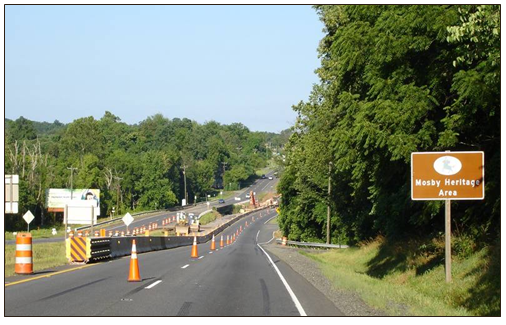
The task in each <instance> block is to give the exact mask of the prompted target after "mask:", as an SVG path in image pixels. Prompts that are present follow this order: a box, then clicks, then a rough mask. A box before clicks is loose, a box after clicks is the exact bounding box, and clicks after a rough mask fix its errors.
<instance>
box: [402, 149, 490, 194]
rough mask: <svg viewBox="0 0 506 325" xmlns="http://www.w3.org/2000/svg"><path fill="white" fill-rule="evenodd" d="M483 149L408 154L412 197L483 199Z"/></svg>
mask: <svg viewBox="0 0 506 325" xmlns="http://www.w3.org/2000/svg"><path fill="white" fill-rule="evenodd" d="M484 198H485V155H484V153H483V151H454V152H450V151H448V152H413V153H411V199H412V200H483V199H484Z"/></svg>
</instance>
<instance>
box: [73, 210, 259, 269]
mask: <svg viewBox="0 0 506 325" xmlns="http://www.w3.org/2000/svg"><path fill="white" fill-rule="evenodd" d="M264 209H266V207H263V208H259V209H255V210H252V211H248V212H246V213H243V214H241V215H238V216H236V217H235V218H233V219H231V220H229V221H227V222H226V223H224V224H222V225H220V226H219V227H218V228H216V229H214V230H213V231H210V232H209V233H207V234H206V235H203V236H197V243H199V244H201V243H206V242H208V241H209V240H211V239H212V236H213V235H215V236H216V235H217V234H219V233H221V232H222V231H223V230H224V229H225V228H227V227H229V226H230V225H231V224H233V223H235V222H237V221H239V220H241V219H242V218H244V217H246V216H248V215H250V214H252V213H255V212H258V211H261V210H264ZM193 238H194V236H179V237H175V236H171V237H144V236H128V237H93V238H90V237H88V238H86V240H87V243H89V244H87V245H86V254H85V255H86V258H85V259H83V260H80V261H78V262H83V263H89V262H96V261H100V260H103V259H109V258H116V257H121V256H126V255H130V254H131V253H132V252H131V250H132V241H133V240H134V239H135V244H136V246H137V252H138V253H144V252H150V251H156V250H162V249H170V248H176V247H182V246H190V245H192V244H193ZM67 241H68V242H67V247H68V248H67V249H68V254H67V255H68V256H70V255H71V252H72V251H71V250H72V249H73V248H72V246H71V245H70V239H67Z"/></svg>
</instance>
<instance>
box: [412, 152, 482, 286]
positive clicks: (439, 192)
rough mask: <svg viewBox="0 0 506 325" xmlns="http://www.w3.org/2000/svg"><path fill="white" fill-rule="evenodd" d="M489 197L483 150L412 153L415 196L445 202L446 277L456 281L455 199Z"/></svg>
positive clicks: (423, 199) (413, 193)
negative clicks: (454, 254) (454, 250)
mask: <svg viewBox="0 0 506 325" xmlns="http://www.w3.org/2000/svg"><path fill="white" fill-rule="evenodd" d="M484 198H485V154H484V153H483V151H454V152H450V151H446V152H413V153H411V199H412V200H421V201H428V200H444V201H445V278H446V282H448V283H449V282H451V281H452V249H451V201H452V200H483V199H484Z"/></svg>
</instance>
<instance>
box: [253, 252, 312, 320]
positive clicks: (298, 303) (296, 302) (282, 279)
mask: <svg viewBox="0 0 506 325" xmlns="http://www.w3.org/2000/svg"><path fill="white" fill-rule="evenodd" d="M257 246H258V247H259V248H260V249H261V250H262V252H264V254H265V255H266V256H267V258H268V259H269V261H270V262H271V265H272V267H273V268H274V270H276V272H277V273H278V275H279V278H280V279H281V282H283V284H284V285H285V288H286V290H287V291H288V294H290V297H291V298H292V301H293V303H294V304H295V307H296V308H297V310H298V311H299V314H300V315H301V316H307V314H306V312H305V311H304V308H302V305H301V304H300V302H299V299H297V296H295V293H293V291H292V288H290V285H288V282H286V280H285V278H284V277H283V274H281V272H280V271H279V269H278V267H277V266H276V264H274V262H273V261H272V259H271V257H270V256H269V254H267V252H266V251H265V250H264V249H263V248H262V247H261V246H260V245H259V244H257Z"/></svg>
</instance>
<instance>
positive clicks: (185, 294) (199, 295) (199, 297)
mask: <svg viewBox="0 0 506 325" xmlns="http://www.w3.org/2000/svg"><path fill="white" fill-rule="evenodd" d="M253 216H254V217H255V218H256V220H255V222H253V223H252V217H253ZM273 216H275V212H271V213H270V214H267V213H266V211H264V212H262V217H261V218H260V213H259V212H257V213H255V214H253V215H251V216H248V217H245V218H244V219H242V220H240V221H238V222H236V223H235V224H233V225H231V226H230V227H229V228H227V229H225V230H224V231H223V235H225V236H226V235H231V234H232V233H235V232H236V231H237V229H239V227H240V226H242V227H243V232H242V233H241V234H240V235H239V236H238V238H237V240H236V242H234V243H233V244H231V245H229V246H226V247H224V248H223V249H218V250H216V251H213V252H211V251H210V243H209V242H208V243H203V244H200V245H198V252H199V256H200V257H199V258H198V259H192V258H191V257H190V252H191V247H180V248H176V249H169V250H164V251H156V252H150V253H145V254H139V255H138V257H139V265H140V267H139V268H140V274H141V277H142V282H127V276H128V270H129V262H130V257H125V258H122V259H117V260H111V261H109V262H104V263H98V264H90V265H86V266H85V267H84V268H79V269H75V270H71V271H68V269H67V272H65V273H59V274H58V273H51V272H48V273H43V272H41V273H40V274H39V275H35V277H31V278H25V277H22V276H16V277H11V278H7V279H6V285H5V315H6V316H299V315H309V316H312V315H319V316H339V315H342V313H341V312H340V311H339V310H338V309H336V308H335V307H334V305H333V304H332V303H331V302H330V301H329V300H328V299H327V298H326V297H325V296H323V295H322V294H321V293H320V292H319V291H318V290H317V289H315V288H314V287H313V286H312V285H311V284H309V282H308V281H306V280H305V279H304V278H302V277H301V276H300V275H299V274H298V273H296V272H295V271H293V270H292V269H291V268H290V267H289V266H287V265H286V264H284V263H283V262H282V261H280V260H279V259H277V258H276V256H274V255H273V254H272V253H269V252H268V250H265V249H264V248H262V247H265V248H267V247H268V245H266V244H262V243H266V242H269V240H271V238H272V232H273V231H274V230H275V229H276V228H277V227H276V226H275V225H272V224H264V223H265V222H267V221H268V220H269V218H271V217H273ZM246 221H248V224H249V226H248V227H245V222H246ZM220 238H221V234H220V235H218V237H217V248H219V239H220ZM257 243H261V244H260V245H257ZM267 254H268V255H269V256H270V257H267ZM270 259H272V263H271V261H270ZM273 265H274V266H275V267H274V266H273ZM280 274H281V275H280ZM20 279H21V281H23V279H26V280H28V281H26V280H25V282H19V281H20Z"/></svg>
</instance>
